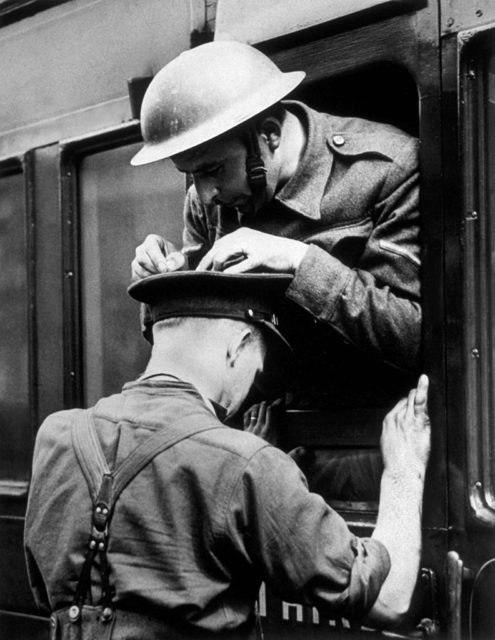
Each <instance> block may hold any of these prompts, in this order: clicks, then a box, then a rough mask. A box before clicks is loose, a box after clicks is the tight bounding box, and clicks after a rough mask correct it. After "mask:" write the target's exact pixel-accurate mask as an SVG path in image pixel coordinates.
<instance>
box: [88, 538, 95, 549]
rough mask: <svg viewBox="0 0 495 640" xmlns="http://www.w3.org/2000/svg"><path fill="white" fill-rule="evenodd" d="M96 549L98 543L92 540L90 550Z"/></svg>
mask: <svg viewBox="0 0 495 640" xmlns="http://www.w3.org/2000/svg"><path fill="white" fill-rule="evenodd" d="M95 547H96V542H95V541H94V540H91V542H90V543H89V548H90V549H94V548H95Z"/></svg>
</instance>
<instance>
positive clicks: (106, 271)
mask: <svg viewBox="0 0 495 640" xmlns="http://www.w3.org/2000/svg"><path fill="white" fill-rule="evenodd" d="M134 138H135V139H136V138H137V136H134ZM88 145H89V146H90V149H87V150H86V149H85V147H87V146H88ZM140 146H141V143H140V142H138V141H137V140H136V142H132V143H129V144H122V145H119V144H118V141H117V142H115V141H112V143H111V144H109V142H108V140H107V139H105V140H103V141H102V142H101V143H100V144H97V143H96V144H95V143H94V142H91V141H88V140H86V141H82V142H81V143H79V144H78V143H76V145H75V146H74V147H73V148H71V149H70V151H69V154H70V156H69V160H70V161H71V163H72V164H73V171H74V173H75V181H76V183H77V196H76V198H75V200H76V211H77V227H78V232H77V233H78V239H77V241H76V242H75V243H74V246H75V247H76V249H75V251H76V252H77V253H78V254H79V255H78V265H77V272H78V274H79V279H80V281H79V294H80V299H79V306H80V308H79V318H80V325H81V326H80V333H81V345H80V353H79V355H80V362H79V372H78V373H79V376H80V380H79V387H80V388H79V389H78V393H77V394H76V397H75V399H74V400H75V402H79V403H81V402H82V403H84V404H85V405H92V404H94V403H95V402H96V401H97V400H98V399H99V398H100V397H102V396H105V395H109V394H111V393H116V392H119V391H120V389H121V387H122V384H123V383H124V382H126V381H128V380H132V379H134V378H136V377H137V376H138V375H139V374H140V373H141V372H142V370H143V369H144V366H145V365H146V362H147V358H148V356H149V348H148V344H147V343H146V341H145V340H144V338H143V337H142V335H141V332H140V322H139V307H138V305H137V304H136V302H135V301H133V300H131V299H130V298H129V297H128V296H127V293H126V289H127V287H128V286H129V284H130V273H131V266H130V265H131V260H132V258H133V257H134V250H135V248H136V246H137V245H138V244H140V243H141V242H142V241H143V239H144V238H145V236H146V235H147V234H148V233H151V232H152V231H153V230H158V231H159V232H160V233H163V234H164V235H166V236H167V238H168V239H170V240H172V241H173V242H174V243H176V244H177V246H179V247H180V246H181V233H182V208H183V200H184V180H183V178H182V177H181V175H180V174H179V173H178V172H177V171H175V170H174V168H173V167H172V166H171V164H170V163H168V162H167V161H164V162H157V163H153V164H151V165H146V166H144V167H139V168H135V167H131V166H130V164H129V162H130V159H131V158H132V156H133V155H134V154H135V153H136V152H137V151H138V149H139V148H140ZM77 365H78V363H77V362H76V370H77Z"/></svg>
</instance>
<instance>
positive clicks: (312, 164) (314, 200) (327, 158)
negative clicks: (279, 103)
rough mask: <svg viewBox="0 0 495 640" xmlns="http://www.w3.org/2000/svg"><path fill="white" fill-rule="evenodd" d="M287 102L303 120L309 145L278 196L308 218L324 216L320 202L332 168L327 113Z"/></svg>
mask: <svg viewBox="0 0 495 640" xmlns="http://www.w3.org/2000/svg"><path fill="white" fill-rule="evenodd" d="M283 104H284V106H285V107H286V108H287V109H288V111H290V112H291V113H293V114H294V115H295V116H296V117H297V118H299V120H300V121H301V122H302V125H303V127H304V129H305V131H306V136H307V140H306V148H305V150H304V153H303V156H302V158H301V160H300V162H299V165H298V167H297V169H296V172H295V173H294V175H293V176H292V177H291V178H290V180H289V181H288V182H287V183H286V184H285V185H284V186H283V187H282V189H281V190H280V191H279V192H278V193H277V194H276V195H275V199H276V200H278V201H279V202H281V203H283V204H284V205H285V206H286V207H289V208H290V209H292V210H293V211H295V212H296V213H299V214H301V215H303V216H305V217H307V218H311V219H313V220H319V219H320V218H321V211H320V203H321V200H322V198H323V194H324V192H325V188H326V185H327V182H328V179H329V177H330V172H331V170H332V162H333V154H332V152H331V150H330V147H329V145H328V143H327V133H328V132H327V131H326V130H325V126H324V125H325V117H326V116H325V115H324V114H320V113H318V112H317V111H314V110H313V109H310V108H309V107H307V106H306V105H304V104H303V103H302V102H296V101H294V100H287V101H284V103H283Z"/></svg>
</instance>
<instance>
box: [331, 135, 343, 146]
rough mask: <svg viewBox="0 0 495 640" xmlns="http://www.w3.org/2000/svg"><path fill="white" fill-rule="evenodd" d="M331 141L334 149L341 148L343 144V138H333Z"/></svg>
mask: <svg viewBox="0 0 495 640" xmlns="http://www.w3.org/2000/svg"><path fill="white" fill-rule="evenodd" d="M332 140H333V143H334V145H335V146H336V147H341V146H342V145H343V144H344V143H345V139H344V136H334V137H333V138H332Z"/></svg>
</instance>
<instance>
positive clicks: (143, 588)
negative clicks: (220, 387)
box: [25, 378, 390, 637]
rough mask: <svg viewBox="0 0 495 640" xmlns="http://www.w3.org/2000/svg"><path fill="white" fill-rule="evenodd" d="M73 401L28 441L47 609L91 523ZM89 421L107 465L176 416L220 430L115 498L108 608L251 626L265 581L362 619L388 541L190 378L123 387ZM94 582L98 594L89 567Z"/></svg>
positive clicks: (57, 602) (42, 600) (60, 591)
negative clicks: (348, 517)
mask: <svg viewBox="0 0 495 640" xmlns="http://www.w3.org/2000/svg"><path fill="white" fill-rule="evenodd" d="M79 411H81V410H79V409H73V410H70V411H61V412H59V413H56V414H53V415H51V416H49V417H48V418H47V420H46V421H45V422H44V424H43V425H42V426H41V428H40V430H39V433H38V436H37V440H36V446H35V453H34V460H33V474H32V481H31V487H30V494H29V500H28V508H27V513H26V526H25V548H26V557H27V562H28V572H29V577H30V581H31V585H32V588H33V591H34V593H35V596H36V599H37V602H38V604H39V605H40V606H43V607H45V608H47V609H49V610H59V609H62V608H64V607H67V606H68V605H70V604H71V603H72V598H73V596H74V591H75V588H76V585H77V581H78V578H79V573H80V571H81V567H82V563H83V558H84V553H85V547H86V544H87V541H88V536H89V533H90V530H91V501H90V497H89V492H88V487H87V484H86V481H85V479H84V475H83V472H82V470H81V468H80V467H79V464H78V462H77V458H76V456H75V453H74V450H73V446H72V441H71V433H70V431H71V425H72V422H73V420H74V417H75V415H76V414H77V413H78V412H79ZM94 417H95V423H96V429H97V434H98V438H99V440H100V442H101V444H102V448H103V451H104V455H105V457H106V458H107V460H108V462H109V466H110V467H112V465H113V464H117V463H119V462H120V460H122V459H123V458H124V457H125V456H126V455H127V454H128V453H129V452H130V451H132V450H133V449H134V448H135V447H136V446H138V445H139V444H140V443H141V442H142V441H143V440H144V439H145V438H147V437H148V436H149V435H151V434H152V433H153V432H155V431H156V430H157V429H167V425H168V424H173V423H174V421H175V420H177V419H178V418H180V419H181V421H182V423H183V424H184V420H185V419H186V421H187V419H188V417H189V419H190V421H191V422H192V424H198V425H203V424H205V425H208V424H209V423H211V424H212V425H214V426H219V427H220V428H218V429H213V430H210V431H205V432H202V433H199V434H196V435H194V436H192V437H190V438H188V439H186V440H182V441H181V442H179V443H177V444H175V445H174V446H173V447H171V448H170V449H167V450H165V451H163V452H162V453H160V454H159V455H158V456H157V457H156V458H154V459H153V460H152V461H151V462H150V463H149V464H148V466H147V467H145V469H144V470H143V471H142V472H141V473H140V474H139V475H138V476H137V477H136V478H134V480H133V481H132V482H131V483H130V484H129V485H128V486H127V487H126V488H125V489H124V491H123V492H122V494H121V495H120V497H119V499H118V501H117V503H116V507H115V512H114V515H113V518H112V521H111V523H110V535H109V546H108V558H109V563H110V577H111V583H112V585H113V587H114V589H115V594H114V597H113V602H114V604H115V606H116V607H117V608H118V609H121V610H124V611H138V612H141V613H147V614H151V615H155V616H157V617H158V618H160V619H162V620H165V621H174V620H176V621H180V623H181V625H182V628H183V627H184V625H186V626H189V628H190V629H192V630H194V629H203V630H206V631H208V632H210V631H211V632H217V631H221V630H234V629H237V628H243V627H245V626H246V625H250V624H252V623H253V612H254V603H255V600H256V597H257V594H258V591H259V588H260V583H261V581H262V580H265V581H266V582H267V584H268V585H269V587H270V588H271V589H272V590H273V591H274V592H275V593H276V594H278V595H279V596H280V597H282V598H283V599H285V600H287V601H293V602H300V603H304V604H307V605H314V606H316V607H318V608H319V610H320V611H321V612H322V613H323V614H326V615H328V616H345V617H361V616H362V615H364V614H365V613H366V612H367V611H368V610H369V609H370V607H371V606H372V605H373V603H374V601H375V599H376V598H377V595H378V592H379V590H380V587H381V585H382V583H383V581H384V579H385V578H386V576H387V573H388V571H389V566H390V563H389V558H388V553H387V551H386V549H385V547H384V546H383V545H382V544H381V543H380V542H378V541H377V540H374V539H365V538H357V537H356V536H354V535H353V534H352V533H351V532H350V531H349V529H348V528H347V525H346V523H345V521H344V520H343V519H342V518H341V517H340V516H339V515H338V514H337V513H336V512H335V511H333V510H332V509H331V508H330V507H329V506H328V505H327V504H326V503H325V502H324V501H323V499H322V498H321V497H320V496H318V495H316V494H313V493H310V492H309V491H308V489H307V485H306V482H305V479H304V477H303V476H302V474H301V472H300V471H299V469H298V467H297V466H296V464H295V463H294V462H293V461H292V460H291V458H289V457H288V456H286V455H285V454H284V453H282V452H281V451H280V450H279V449H276V448H274V447H272V446H270V445H268V444H267V443H266V442H265V441H264V440H261V439H260V438H258V437H256V436H254V435H252V434H249V433H245V432H242V431H237V430H235V429H231V428H229V427H225V426H223V425H222V424H221V423H220V422H219V421H218V419H217V418H216V416H215V415H214V414H213V412H212V411H211V410H210V409H209V408H208V407H207V405H206V404H205V402H204V400H203V399H202V397H201V396H200V395H199V393H198V392H197V391H196V390H195V389H194V387H192V386H191V385H189V384H187V383H184V382H181V381H179V380H177V379H169V378H167V379H163V380H162V379H160V380H158V379H155V380H153V381H151V380H148V381H137V382H134V383H130V384H127V385H126V386H125V387H124V389H123V392H122V393H121V394H118V395H114V396H111V397H109V398H105V399H103V400H101V401H100V402H98V403H97V405H96V407H95V410H94ZM92 579H93V596H94V600H95V604H97V603H98V599H99V576H98V574H97V572H94V573H93V575H92ZM117 619H118V618H117ZM143 637H144V636H143ZM184 637H190V636H189V635H187V634H186V635H185V636H184Z"/></svg>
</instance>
